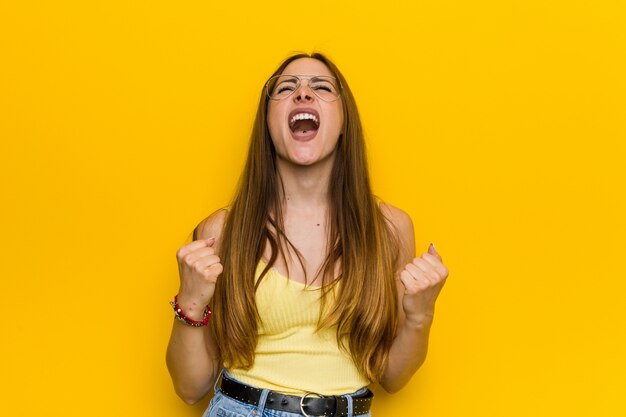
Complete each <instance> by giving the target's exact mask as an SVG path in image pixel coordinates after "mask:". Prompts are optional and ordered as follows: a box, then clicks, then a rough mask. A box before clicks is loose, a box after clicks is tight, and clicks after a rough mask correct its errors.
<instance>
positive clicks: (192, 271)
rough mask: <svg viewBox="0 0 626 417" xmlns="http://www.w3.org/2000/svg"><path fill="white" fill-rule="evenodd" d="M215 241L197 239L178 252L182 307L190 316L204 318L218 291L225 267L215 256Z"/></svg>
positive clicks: (180, 301)
mask: <svg viewBox="0 0 626 417" xmlns="http://www.w3.org/2000/svg"><path fill="white" fill-rule="evenodd" d="M214 243H215V238H210V239H201V240H194V241H193V242H191V243H189V244H188V245H185V246H183V247H182V248H180V249H178V251H177V252H176V259H177V260H178V272H179V275H180V289H179V291H178V305H179V306H180V308H182V309H183V312H184V314H185V315H186V316H188V317H190V318H192V319H194V320H196V319H202V314H203V312H204V308H205V307H206V305H207V304H209V301H211V298H212V297H213V293H214V292H215V282H216V281H217V277H218V276H219V275H220V274H221V273H222V271H223V269H224V268H223V266H222V264H221V263H220V258H219V256H217V255H216V254H215V249H213V244H214Z"/></svg>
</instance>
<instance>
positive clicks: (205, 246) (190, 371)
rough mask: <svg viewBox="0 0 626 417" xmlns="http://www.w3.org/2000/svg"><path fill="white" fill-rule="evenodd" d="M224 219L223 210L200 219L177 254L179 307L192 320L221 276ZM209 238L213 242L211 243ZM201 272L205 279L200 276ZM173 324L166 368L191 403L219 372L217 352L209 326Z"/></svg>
mask: <svg viewBox="0 0 626 417" xmlns="http://www.w3.org/2000/svg"><path fill="white" fill-rule="evenodd" d="M224 219H225V211H218V212H216V213H214V214H212V215H211V216H209V217H208V218H206V219H205V220H203V221H202V222H201V223H200V224H199V225H198V227H197V228H196V230H195V233H194V241H193V242H191V243H190V244H189V245H185V246H184V247H182V248H180V249H179V251H178V252H177V258H178V259H179V270H180V275H181V276H180V278H181V287H180V290H179V293H178V304H179V305H180V307H181V308H182V309H183V311H184V312H185V314H186V315H187V316H189V317H191V318H192V319H194V320H198V319H201V317H202V313H203V311H204V306H205V305H206V304H207V303H208V301H209V300H210V297H209V300H208V299H207V296H212V294H213V291H212V288H211V280H212V284H213V288H214V282H215V279H217V276H219V274H220V273H221V264H220V263H219V262H220V261H219V257H218V256H217V254H218V253H219V243H220V237H221V231H222V226H223V224H224ZM210 238H214V239H215V240H214V243H211V242H212V240H209V239H210ZM185 257H187V260H188V261H190V263H192V264H194V265H195V270H194V269H193V268H185V265H184V260H183V258H185ZM216 259H217V260H216ZM216 264H217V265H216ZM200 270H202V271H203V272H204V274H205V276H201V275H200V272H199V271H200ZM207 271H209V272H212V274H211V273H209V274H207ZM193 272H195V274H194V273H193ZM207 289H208V291H206V290H207ZM201 294H202V295H201ZM173 322H174V324H173V327H172V333H171V336H170V340H169V344H168V346H167V354H166V363H167V368H168V370H169V373H170V376H171V378H172V382H173V384H174V390H175V391H176V393H177V394H178V396H179V397H180V398H182V399H183V401H185V402H186V403H188V404H194V403H196V402H198V401H200V400H201V399H202V398H203V397H204V396H205V395H206V394H207V393H208V392H209V390H210V389H211V387H212V386H213V383H214V382H215V378H216V377H217V376H218V374H219V372H220V369H221V366H222V363H221V359H220V355H219V350H218V348H217V344H216V343H215V340H214V336H213V333H212V332H211V330H210V328H209V327H208V326H207V327H193V326H189V325H187V324H185V323H182V322H180V321H179V320H176V319H173Z"/></svg>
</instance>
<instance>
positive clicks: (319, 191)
mask: <svg viewBox="0 0 626 417" xmlns="http://www.w3.org/2000/svg"><path fill="white" fill-rule="evenodd" d="M333 162H334V155H333V157H329V158H327V159H325V160H324V161H320V162H319V163H317V164H314V165H310V166H300V165H294V164H290V163H289V162H286V161H284V160H278V161H277V168H278V173H279V181H280V183H281V185H282V187H283V188H284V194H282V195H281V197H282V200H283V204H285V205H286V206H287V207H290V208H294V209H309V210H310V209H315V208H325V207H327V206H328V185H329V182H330V173H331V171H332V168H333Z"/></svg>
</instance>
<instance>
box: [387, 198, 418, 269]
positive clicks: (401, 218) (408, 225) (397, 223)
mask: <svg viewBox="0 0 626 417" xmlns="http://www.w3.org/2000/svg"><path fill="white" fill-rule="evenodd" d="M380 211H381V213H382V214H383V216H384V217H385V219H386V220H387V224H388V225H389V230H390V231H391V233H393V235H394V236H395V237H396V239H397V243H398V245H399V246H398V258H397V259H396V270H397V271H401V270H402V269H404V266H405V265H406V264H407V263H409V262H410V261H411V259H413V257H414V256H415V235H414V231H413V221H412V220H411V216H409V215H408V214H407V213H406V212H405V211H404V210H402V209H399V208H398V207H394V206H392V205H391V204H387V203H383V202H381V203H380Z"/></svg>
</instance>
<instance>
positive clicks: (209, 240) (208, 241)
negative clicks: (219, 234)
mask: <svg viewBox="0 0 626 417" xmlns="http://www.w3.org/2000/svg"><path fill="white" fill-rule="evenodd" d="M205 240H206V244H207V245H209V246H213V244H214V243H215V238H214V237H210V238H208V239H205Z"/></svg>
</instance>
